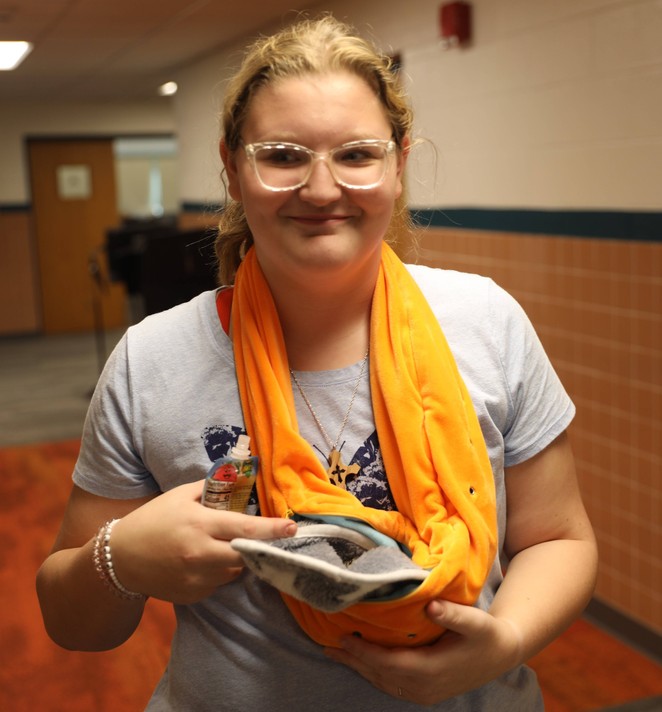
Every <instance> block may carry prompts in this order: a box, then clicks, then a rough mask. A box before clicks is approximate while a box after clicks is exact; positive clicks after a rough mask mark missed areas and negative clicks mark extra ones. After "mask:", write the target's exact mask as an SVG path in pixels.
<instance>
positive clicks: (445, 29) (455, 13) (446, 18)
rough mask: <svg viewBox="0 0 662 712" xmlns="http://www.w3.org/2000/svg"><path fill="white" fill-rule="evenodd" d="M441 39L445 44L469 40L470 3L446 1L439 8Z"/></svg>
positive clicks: (451, 44) (461, 43) (465, 42)
mask: <svg viewBox="0 0 662 712" xmlns="http://www.w3.org/2000/svg"><path fill="white" fill-rule="evenodd" d="M439 20H440V25H441V39H442V41H443V42H444V44H445V45H446V46H451V47H455V46H457V45H466V44H468V43H469V42H470V41H471V5H470V4H469V3H468V2H447V3H444V4H443V5H442V6H441V7H440V8H439Z"/></svg>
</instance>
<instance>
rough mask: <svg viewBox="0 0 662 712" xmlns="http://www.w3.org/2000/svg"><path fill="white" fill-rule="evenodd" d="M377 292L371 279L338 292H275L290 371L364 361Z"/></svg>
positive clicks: (324, 367) (326, 368) (273, 291)
mask: <svg viewBox="0 0 662 712" xmlns="http://www.w3.org/2000/svg"><path fill="white" fill-rule="evenodd" d="M373 290H374V281H370V280H368V281H367V282H364V283H363V284H362V285H360V286H359V287H358V288H356V289H353V290H346V289H345V290H342V291H338V292H335V291H333V292H332V291H330V290H328V289H324V290H319V292H317V291H312V290H311V289H310V288H306V289H305V290H297V289H295V288H292V285H286V286H285V287H284V288H282V289H279V288H278V287H277V288H276V289H275V290H273V289H272V294H273V297H274V301H275V303H276V309H277V310H278V314H279V317H280V322H281V327H282V329H283V336H284V338H285V346H286V348H287V355H288V360H289V363H290V367H291V368H293V369H295V370H298V371H322V370H331V369H335V368H343V367H345V366H350V365H351V364H353V363H356V362H358V361H360V360H361V359H362V358H363V356H364V355H365V353H366V350H367V348H368V344H369V341H370V312H371V307H372V293H373Z"/></svg>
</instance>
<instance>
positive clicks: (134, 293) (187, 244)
mask: <svg viewBox="0 0 662 712" xmlns="http://www.w3.org/2000/svg"><path fill="white" fill-rule="evenodd" d="M106 251H107V254H108V266H109V271H110V278H111V280H112V281H115V282H123V283H124V285H125V286H126V289H127V292H128V294H129V298H130V302H131V312H132V319H131V320H132V322H134V323H135V322H136V321H139V320H140V319H141V318H142V317H143V316H146V315H148V314H154V313H156V312H159V311H163V310H164V309H169V308H170V307H173V306H175V305H176V304H181V303H182V302H186V301H188V300H189V299H192V298H193V297H194V296H196V295H197V294H199V293H200V292H203V291H205V290H207V289H214V288H215V287H216V286H217V283H216V256H215V254H214V233H213V231H212V230H210V229H209V228H199V229H192V230H180V229H179V228H178V227H177V225H176V223H175V222H174V221H172V220H153V221H131V222H127V223H125V224H124V225H122V226H121V227H118V228H112V229H110V230H108V231H107V232H106Z"/></svg>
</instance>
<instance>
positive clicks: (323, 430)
mask: <svg viewBox="0 0 662 712" xmlns="http://www.w3.org/2000/svg"><path fill="white" fill-rule="evenodd" d="M369 354H370V347H368V350H367V351H366V352H365V356H364V357H363V361H362V362H361V372H360V373H359V377H358V378H357V379H356V383H355V384H354V390H353V391H352V397H351V399H350V401H349V405H348V406H347V412H346V413H345V417H344V418H343V421H342V423H341V425H340V431H339V432H338V435H337V437H336V441H335V442H334V443H332V442H331V438H330V437H329V435H328V433H327V432H326V428H325V427H324V426H323V425H322V423H321V422H320V419H319V418H318V417H317V413H316V412H315V409H314V408H313V406H312V403H311V402H310V401H309V400H308V396H307V395H306V392H305V391H304V390H303V388H302V387H301V384H300V383H299V379H298V378H297V377H296V374H295V373H294V371H293V370H292V369H290V375H291V376H292V380H293V381H294V383H295V384H296V386H297V388H298V389H299V393H301V397H302V398H303V401H304V403H305V404H306V405H307V406H308V410H309V411H310V414H311V415H312V416H313V420H314V421H315V423H316V424H317V427H318V428H319V430H320V432H321V433H322V435H323V436H324V439H325V440H326V444H327V445H328V446H329V447H330V448H331V451H332V452H333V451H334V450H336V449H337V447H338V443H339V442H340V438H341V437H342V434H343V432H344V431H345V426H346V425H347V421H348V420H349V414H350V413H351V412H352V406H353V405H354V400H355V398H356V394H357V393H358V390H359V386H360V385H361V380H362V379H363V374H364V373H365V367H366V364H367V363H368V355H369Z"/></svg>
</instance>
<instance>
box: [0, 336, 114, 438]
mask: <svg viewBox="0 0 662 712" xmlns="http://www.w3.org/2000/svg"><path fill="white" fill-rule="evenodd" d="M121 335H122V332H121V331H117V332H115V331H113V332H108V333H105V334H104V335H103V338H101V339H99V338H98V337H96V336H95V334H94V333H84V334H72V335H64V336H20V337H3V338H0V447H6V446H9V445H22V444H28V443H38V442H54V441H59V440H68V439H70V438H75V437H79V436H80V434H81V430H82V427H83V421H84V419H85V413H86V411H87V406H88V403H89V398H90V395H91V393H92V390H93V388H94V386H95V384H96V381H97V378H98V376H99V373H100V368H101V366H102V364H103V362H104V361H105V359H106V358H107V356H108V355H109V354H110V351H111V349H112V348H113V346H114V345H115V344H116V343H117V341H118V340H119V338H120V336H121Z"/></svg>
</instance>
